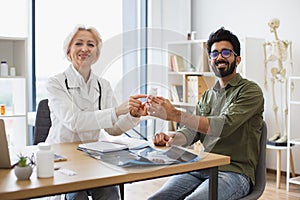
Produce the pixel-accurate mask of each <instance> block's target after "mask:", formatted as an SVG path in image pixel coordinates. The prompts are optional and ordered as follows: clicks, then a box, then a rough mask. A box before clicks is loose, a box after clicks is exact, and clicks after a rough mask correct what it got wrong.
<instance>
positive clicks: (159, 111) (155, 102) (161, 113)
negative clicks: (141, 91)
mask: <svg viewBox="0 0 300 200" xmlns="http://www.w3.org/2000/svg"><path fill="white" fill-rule="evenodd" d="M149 98H150V100H151V104H150V107H149V109H148V114H149V115H151V116H154V117H158V118H160V119H164V120H168V121H176V122H179V121H178V120H180V115H181V112H180V111H179V110H177V109H176V108H175V107H174V106H173V105H172V104H171V102H170V101H169V100H168V99H165V98H163V97H158V96H156V97H154V96H150V97H149Z"/></svg>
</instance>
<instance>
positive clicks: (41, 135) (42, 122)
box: [33, 99, 52, 145]
mask: <svg viewBox="0 0 300 200" xmlns="http://www.w3.org/2000/svg"><path fill="white" fill-rule="evenodd" d="M51 125H52V124H51V119H50V110H49V107H48V99H43V100H41V101H40V102H39V104H38V108H37V112H36V118H35V127H34V139H33V144H34V145H36V144H38V143H40V142H44V141H45V140H46V138H47V136H48V133H49V129H50V127H51Z"/></svg>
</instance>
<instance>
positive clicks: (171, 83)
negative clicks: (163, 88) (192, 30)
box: [166, 40, 215, 130]
mask: <svg viewBox="0 0 300 200" xmlns="http://www.w3.org/2000/svg"><path fill="white" fill-rule="evenodd" d="M167 49H168V54H167V59H166V60H167V66H169V68H168V73H167V82H168V88H169V90H170V95H169V98H170V99H171V100H172V104H173V105H174V106H175V107H177V108H178V109H182V110H184V111H187V112H191V113H192V112H194V109H195V106H196V103H194V102H193V103H192V102H191V101H189V100H188V96H189V95H190V94H191V92H194V93H195V95H196V93H197V89H198V88H194V89H193V88H191V86H190V85H189V83H188V81H187V79H188V77H189V76H204V77H205V78H207V77H209V78H207V79H209V80H210V81H207V85H208V87H211V86H213V84H214V82H215V78H214V77H215V76H214V73H213V72H210V68H209V65H208V56H207V53H206V40H184V41H174V42H169V43H168V44H167ZM171 56H180V57H181V59H182V60H183V62H181V64H183V65H184V66H183V67H182V66H181V67H179V68H178V69H179V70H178V71H176V70H175V71H174V70H172V69H174V68H172V67H171V66H172V62H171ZM173 64H174V63H173ZM175 69H176V68H175ZM205 78H204V79H205ZM211 80H212V81H211ZM212 82H213V83H212ZM175 87H178V88H180V94H179V95H175V96H178V97H179V98H178V97H177V98H174V94H175V93H176V94H177V93H179V92H178V90H176V89H175ZM192 90H194V91H192ZM195 98H197V97H195ZM170 124H172V123H170ZM174 126H175V125H174V124H172V126H170V125H169V130H174ZM171 127H173V128H171Z"/></svg>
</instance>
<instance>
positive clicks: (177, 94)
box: [170, 84, 183, 102]
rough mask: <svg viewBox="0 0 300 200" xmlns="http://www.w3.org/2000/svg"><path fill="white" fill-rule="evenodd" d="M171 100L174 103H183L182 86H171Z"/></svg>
mask: <svg viewBox="0 0 300 200" xmlns="http://www.w3.org/2000/svg"><path fill="white" fill-rule="evenodd" d="M170 92H171V94H170V97H171V100H172V101H174V102H183V86H182V85H176V84H173V85H172V86H171V91H170Z"/></svg>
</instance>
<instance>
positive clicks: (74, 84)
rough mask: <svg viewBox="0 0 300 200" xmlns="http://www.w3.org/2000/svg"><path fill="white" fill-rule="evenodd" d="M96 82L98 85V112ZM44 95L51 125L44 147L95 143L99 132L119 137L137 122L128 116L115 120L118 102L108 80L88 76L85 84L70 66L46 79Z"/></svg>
mask: <svg viewBox="0 0 300 200" xmlns="http://www.w3.org/2000/svg"><path fill="white" fill-rule="evenodd" d="M66 80H67V84H66ZM98 81H99V83H100V85H101V110H99V85H98ZM67 85H68V87H69V89H67ZM47 91H48V99H49V108H50V113H51V114H50V115H51V121H52V126H51V128H50V130H49V135H48V137H47V139H46V142H47V143H50V144H53V143H63V142H78V141H82V142H83V141H92V140H98V139H99V134H100V131H101V129H105V130H106V131H107V132H108V133H109V134H111V135H118V134H120V131H119V130H120V129H121V130H122V132H125V131H127V130H129V129H131V128H133V127H134V126H136V125H137V124H138V122H139V118H134V117H131V116H130V114H127V115H122V116H119V117H117V116H116V112H115V107H116V106H117V101H116V99H115V97H114V94H113V91H112V88H111V86H110V83H109V82H108V81H107V80H105V79H102V78H100V77H98V76H96V75H95V74H94V73H92V72H91V75H90V78H89V80H88V82H87V83H85V82H84V80H83V77H82V76H81V75H80V74H79V73H78V72H77V71H76V70H75V68H74V67H73V66H72V65H71V66H70V67H68V69H67V70H66V71H65V72H63V73H60V74H58V75H56V76H53V77H51V78H49V80H48V82H47Z"/></svg>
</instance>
